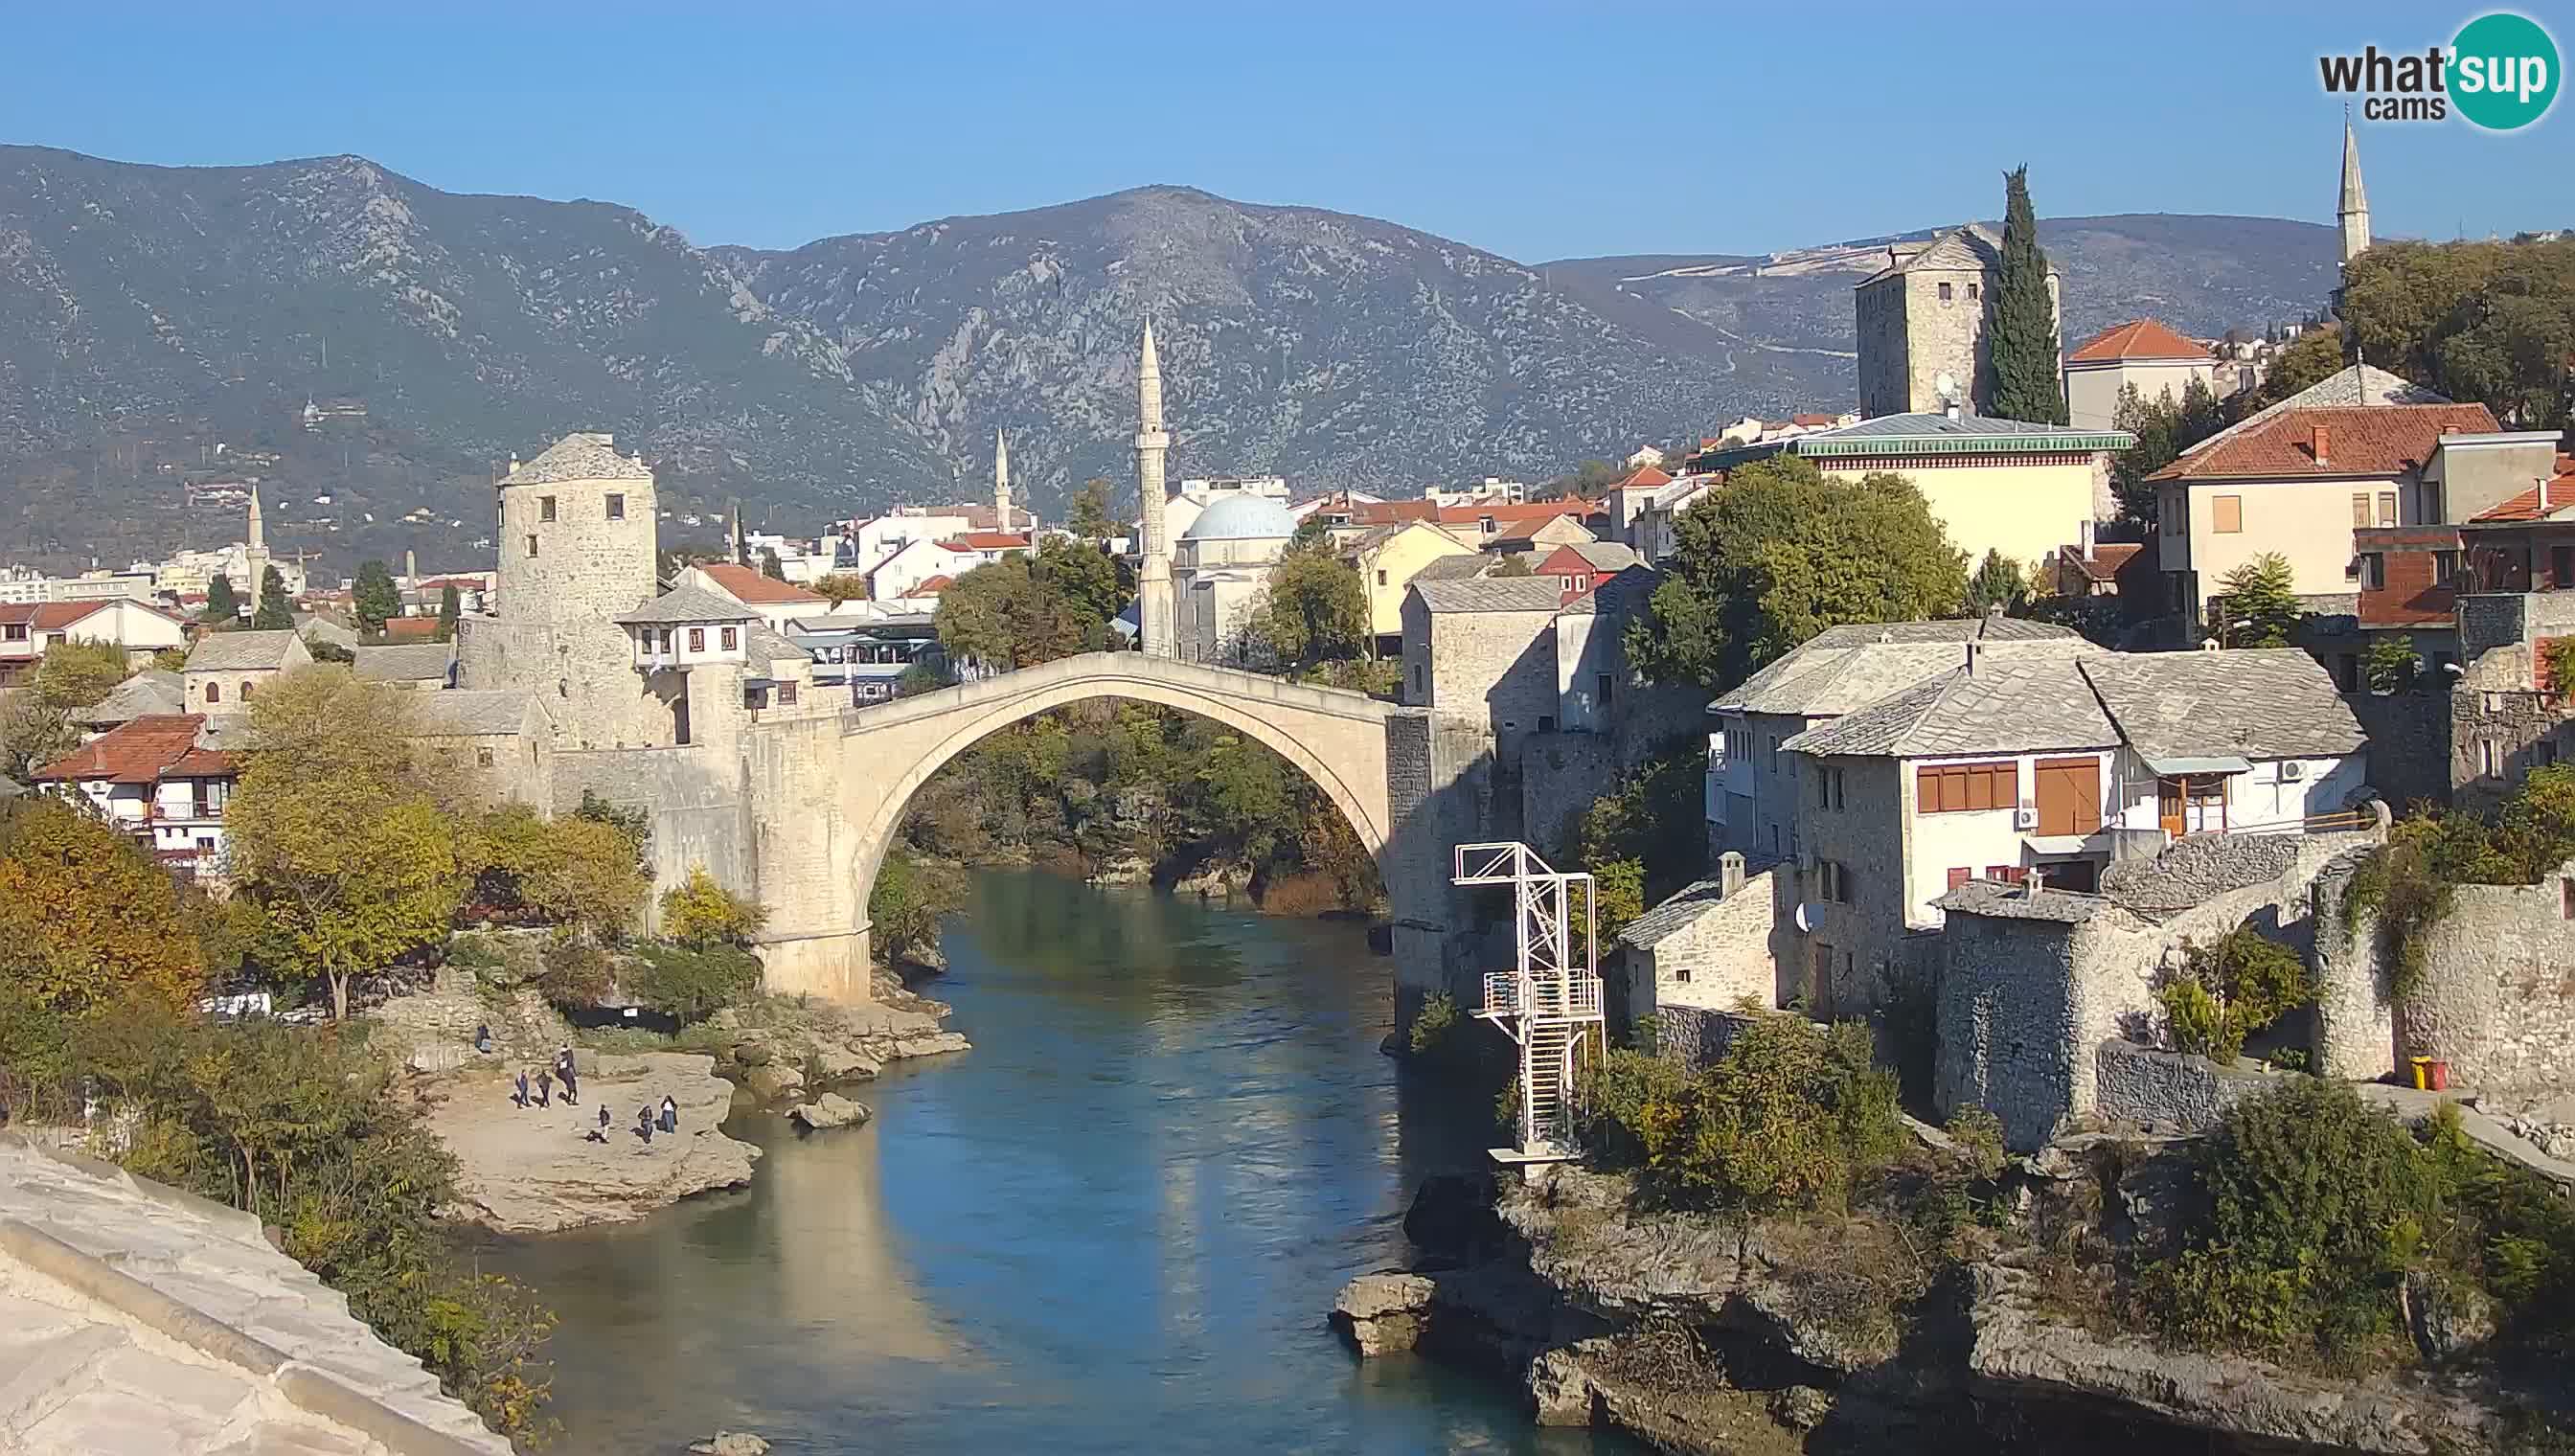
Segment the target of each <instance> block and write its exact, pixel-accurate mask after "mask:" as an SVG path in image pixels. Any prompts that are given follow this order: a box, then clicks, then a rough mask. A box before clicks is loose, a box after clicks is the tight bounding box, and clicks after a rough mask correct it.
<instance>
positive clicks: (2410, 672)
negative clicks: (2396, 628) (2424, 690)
mask: <svg viewBox="0 0 2575 1456" xmlns="http://www.w3.org/2000/svg"><path fill="white" fill-rule="evenodd" d="M2422 667H2423V660H2422V659H2421V658H2419V657H2417V656H2415V653H2414V644H2413V643H2412V641H2410V640H2409V639H2406V638H2404V637H2400V636H2398V635H2396V634H2394V633H2383V634H2380V635H2379V636H2377V637H2375V638H2372V639H2371V640H2370V644H2369V651H2368V653H2366V654H2364V655H2363V656H2362V658H2361V660H2360V672H2361V676H2362V677H2363V678H2365V679H2367V680H2368V682H2369V691H2370V692H2372V693H2398V692H2402V691H2403V690H2405V689H2407V688H2411V687H2413V686H2414V675H2415V674H2416V673H2417V672H2419V671H2420V670H2421V669H2422Z"/></svg>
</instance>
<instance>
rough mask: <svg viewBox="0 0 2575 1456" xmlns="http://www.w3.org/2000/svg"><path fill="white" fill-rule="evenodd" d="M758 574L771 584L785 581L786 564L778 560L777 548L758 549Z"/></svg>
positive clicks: (765, 547)
mask: <svg viewBox="0 0 2575 1456" xmlns="http://www.w3.org/2000/svg"><path fill="white" fill-rule="evenodd" d="M760 574H761V575H762V576H764V577H767V578H769V579H770V580H771V581H773V582H784V581H786V580H787V564H786V563H784V562H782V561H780V560H779V559H778V550H777V548H775V547H768V546H764V547H762V548H761V549H760Z"/></svg>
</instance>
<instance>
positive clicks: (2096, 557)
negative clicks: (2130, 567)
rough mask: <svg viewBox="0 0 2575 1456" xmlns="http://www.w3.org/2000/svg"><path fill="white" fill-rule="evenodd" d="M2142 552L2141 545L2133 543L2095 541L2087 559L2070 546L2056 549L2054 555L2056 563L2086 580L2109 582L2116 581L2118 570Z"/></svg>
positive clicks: (2078, 547)
mask: <svg viewBox="0 0 2575 1456" xmlns="http://www.w3.org/2000/svg"><path fill="white" fill-rule="evenodd" d="M2144 550H2145V547H2144V546H2143V545H2142V544H2140V543H2138V542H2133V541H2096V542H2094V543H2092V555H2090V556H2089V557H2087V556H2085V555H2083V548H2082V547H2080V546H2071V545H2069V546H2063V547H2059V548H2057V554H2056V555H2057V560H2058V561H2061V562H2063V563H2065V564H2066V565H2067V566H2069V567H2072V568H2073V569H2074V570H2076V571H2078V572H2080V573H2082V574H2083V576H2084V577H2085V578H2086V579H2087V580H2090V581H2094V582H2111V581H2116V580H2118V576H2119V568H2121V567H2124V566H2126V565H2127V564H2128V561H2129V559H2130V558H2132V557H2134V556H2135V555H2136V554H2137V553H2139V552H2141V551H2144Z"/></svg>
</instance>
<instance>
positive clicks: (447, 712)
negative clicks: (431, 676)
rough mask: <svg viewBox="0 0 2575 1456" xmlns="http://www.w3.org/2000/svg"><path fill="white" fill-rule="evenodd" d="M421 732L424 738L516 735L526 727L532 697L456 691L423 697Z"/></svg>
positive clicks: (502, 690) (505, 691)
mask: <svg viewBox="0 0 2575 1456" xmlns="http://www.w3.org/2000/svg"><path fill="white" fill-rule="evenodd" d="M419 698H420V729H421V734H422V736H424V737H477V738H481V737H492V736H495V735H497V734H504V733H515V732H518V731H520V730H522V729H523V728H526V727H527V725H528V706H529V705H530V704H531V703H533V702H535V701H536V699H535V695H533V694H530V693H526V692H523V691H521V690H518V689H515V688H478V689H459V690H456V691H453V692H447V693H423V694H420V695H419Z"/></svg>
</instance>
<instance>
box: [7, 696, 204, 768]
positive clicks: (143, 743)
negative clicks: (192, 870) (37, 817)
mask: <svg viewBox="0 0 2575 1456" xmlns="http://www.w3.org/2000/svg"><path fill="white" fill-rule="evenodd" d="M205 724H206V718H205V715H203V714H198V713H147V714H145V715H143V716H142V717H140V718H137V719H135V720H134V721H133V722H131V723H127V724H124V725H121V726H119V727H117V728H111V729H109V730H108V731H106V732H104V733H101V734H99V735H98V736H97V737H95V738H92V739H91V740H90V741H88V742H86V743H83V744H81V745H80V746H79V747H78V748H76V749H74V750H72V751H71V752H70V753H67V754H65V755H64V756H62V757H60V758H56V759H55V760H54V761H52V762H50V763H47V764H46V765H45V766H43V767H42V768H39V769H37V770H36V771H35V772H34V773H32V774H30V775H29V776H30V777H32V778H35V779H37V780H38V781H40V782H61V781H73V782H78V781H87V780H92V779H100V778H104V779H106V780H107V781H108V782H110V783H152V782H155V781H157V780H159V779H161V778H164V777H213V776H217V775H221V774H225V773H230V772H232V771H233V767H234V764H233V756H232V754H230V753H220V752H216V751H213V750H212V749H207V748H200V747H198V746H197V730H198V729H199V728H204V727H205Z"/></svg>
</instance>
